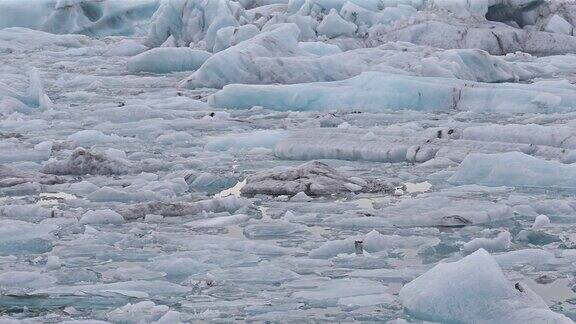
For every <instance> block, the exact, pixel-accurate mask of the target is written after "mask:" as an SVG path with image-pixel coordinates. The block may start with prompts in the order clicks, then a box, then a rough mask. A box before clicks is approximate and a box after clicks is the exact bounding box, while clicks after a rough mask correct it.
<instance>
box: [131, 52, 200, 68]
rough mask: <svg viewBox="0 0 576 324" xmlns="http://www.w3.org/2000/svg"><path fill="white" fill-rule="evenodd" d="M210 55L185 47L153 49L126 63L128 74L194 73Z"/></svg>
mask: <svg viewBox="0 0 576 324" xmlns="http://www.w3.org/2000/svg"><path fill="white" fill-rule="evenodd" d="M210 55H211V54H210V53H208V52H206V51H199V50H193V49H191V48H187V47H184V48H183V47H179V48H171V47H160V48H154V49H151V50H149V51H147V52H144V53H142V54H139V55H136V56H134V57H133V58H131V59H130V60H129V61H128V71H130V73H138V72H151V73H169V72H178V71H194V70H196V69H198V68H199V67H200V66H201V65H202V64H203V63H204V62H205V61H206V60H207V59H208V58H209V57H210Z"/></svg>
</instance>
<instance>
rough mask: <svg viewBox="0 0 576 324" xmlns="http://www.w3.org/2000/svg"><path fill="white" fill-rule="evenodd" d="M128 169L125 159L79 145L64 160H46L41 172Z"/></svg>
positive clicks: (102, 172)
mask: <svg viewBox="0 0 576 324" xmlns="http://www.w3.org/2000/svg"><path fill="white" fill-rule="evenodd" d="M129 169H130V168H129V162H128V161H127V160H122V159H116V158H112V157H109V156H107V155H104V154H100V153H95V152H92V151H90V150H86V149H84V148H81V147H80V148H77V149H76V150H74V151H73V152H72V154H70V156H69V157H68V158H67V159H65V160H55V161H48V162H46V164H45V165H44V168H43V169H42V172H44V173H48V174H57V175H66V174H72V175H84V174H100V175H111V174H122V173H127V172H128V171H129Z"/></svg>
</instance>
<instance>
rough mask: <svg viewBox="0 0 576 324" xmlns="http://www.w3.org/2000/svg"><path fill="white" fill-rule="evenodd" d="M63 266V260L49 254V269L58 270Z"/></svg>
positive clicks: (47, 267)
mask: <svg viewBox="0 0 576 324" xmlns="http://www.w3.org/2000/svg"><path fill="white" fill-rule="evenodd" d="M61 266H62V261H60V258H59V257H57V256H55V255H49V256H48V259H47V260H46V269H48V270H58V269H60V267H61Z"/></svg>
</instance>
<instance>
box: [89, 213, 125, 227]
mask: <svg viewBox="0 0 576 324" xmlns="http://www.w3.org/2000/svg"><path fill="white" fill-rule="evenodd" d="M122 223H124V218H123V217H122V215H120V214H118V213H117V212H115V211H113V210H110V209H104V210H90V211H87V212H86V213H85V214H84V215H82V218H81V219H80V225H86V224H91V225H93V224H122Z"/></svg>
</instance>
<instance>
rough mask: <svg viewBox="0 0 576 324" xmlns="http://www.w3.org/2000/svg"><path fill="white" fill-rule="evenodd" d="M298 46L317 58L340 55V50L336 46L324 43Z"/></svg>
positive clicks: (304, 43)
mask: <svg viewBox="0 0 576 324" xmlns="http://www.w3.org/2000/svg"><path fill="white" fill-rule="evenodd" d="M298 46H299V47H300V48H301V49H303V50H305V51H306V52H308V53H310V54H314V55H318V56H325V55H332V54H338V53H342V50H341V49H340V47H338V46H337V45H332V44H327V43H324V42H300V43H298Z"/></svg>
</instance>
